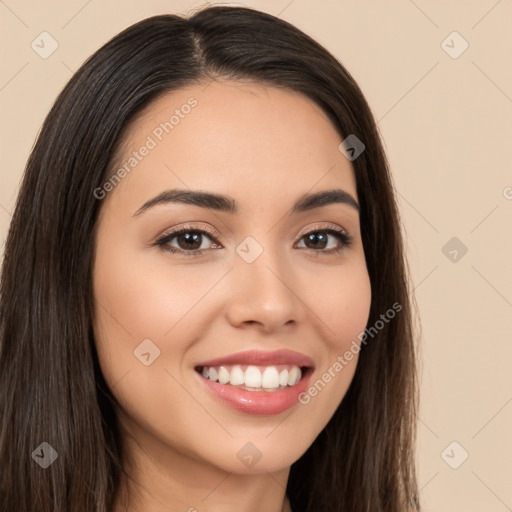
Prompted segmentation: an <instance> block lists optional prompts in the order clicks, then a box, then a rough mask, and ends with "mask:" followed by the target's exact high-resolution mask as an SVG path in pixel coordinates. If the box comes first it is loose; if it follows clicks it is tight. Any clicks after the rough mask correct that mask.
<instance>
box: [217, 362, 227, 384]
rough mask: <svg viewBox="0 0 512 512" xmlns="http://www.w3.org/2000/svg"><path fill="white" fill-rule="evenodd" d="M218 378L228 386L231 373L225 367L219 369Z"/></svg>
mask: <svg viewBox="0 0 512 512" xmlns="http://www.w3.org/2000/svg"><path fill="white" fill-rule="evenodd" d="M218 378H219V382H220V383H221V384H226V383H227V382H229V372H228V371H227V370H226V368H224V366H221V367H220V368H219V374H218Z"/></svg>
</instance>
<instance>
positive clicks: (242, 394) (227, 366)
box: [194, 350, 314, 415]
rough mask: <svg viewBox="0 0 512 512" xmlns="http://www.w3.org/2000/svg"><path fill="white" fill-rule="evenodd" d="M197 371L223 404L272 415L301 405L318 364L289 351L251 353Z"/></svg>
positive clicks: (226, 359) (202, 366) (203, 366)
mask: <svg viewBox="0 0 512 512" xmlns="http://www.w3.org/2000/svg"><path fill="white" fill-rule="evenodd" d="M194 370H195V372H196V374H197V375H198V378H199V379H200V382H201V383H202V384H203V385H204V386H206V388H207V390H208V391H209V392H210V393H212V394H213V395H214V397H215V398H216V399H217V400H219V401H220V402H221V403H223V404H225V405H228V406H231V407H233V408H235V409H237V410H239V411H241V412H244V413H247V414H256V415H270V414H278V413H280V412H283V411H285V410H287V409H289V408H290V407H293V406H294V405H296V404H297V402H298V397H299V395H300V394H301V393H302V392H303V391H305V390H306V388H307V386H308V382H309V380H310V377H311V374H312V373H313V371H314V364H313V361H312V359H311V358H309V357H308V356H305V355H303V354H299V353H297V352H292V351H288V350H280V351H276V352H260V351H248V352H243V353H238V354H233V355H231V356H227V357H224V358H218V359H215V360H211V361H207V362H204V363H201V364H198V365H196V366H195V367H194Z"/></svg>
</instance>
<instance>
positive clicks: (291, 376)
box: [288, 366, 300, 386]
mask: <svg viewBox="0 0 512 512" xmlns="http://www.w3.org/2000/svg"><path fill="white" fill-rule="evenodd" d="M299 380H300V368H299V367H298V366H292V369H291V370H290V372H289V373H288V386H293V385H294V384H296V383H297V382H299Z"/></svg>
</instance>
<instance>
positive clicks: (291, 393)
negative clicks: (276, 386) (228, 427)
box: [196, 369, 312, 416]
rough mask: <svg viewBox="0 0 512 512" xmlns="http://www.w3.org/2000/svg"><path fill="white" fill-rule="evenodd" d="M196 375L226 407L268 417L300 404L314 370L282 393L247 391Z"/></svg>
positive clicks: (307, 372) (309, 371) (308, 371)
mask: <svg viewBox="0 0 512 512" xmlns="http://www.w3.org/2000/svg"><path fill="white" fill-rule="evenodd" d="M196 373H197V376H198V377H199V378H200V379H201V381H202V382H203V384H204V385H205V386H206V387H207V388H208V389H209V391H210V392H211V393H213V395H214V396H215V397H216V398H218V399H219V400H220V401H221V402H223V403H225V404H226V405H229V406H231V407H233V408H234V409H237V410H239V411H241V412H244V413H246V414H254V415H259V416H268V415H271V414H279V413H281V412H284V411H286V410H287V409H290V408H291V407H293V406H294V405H296V404H297V403H298V401H299V395H300V394H301V393H303V392H304V391H306V389H307V387H308V383H309V379H310V377H311V373H312V370H311V369H308V370H307V371H306V374H305V375H304V376H303V377H302V378H301V380H299V382H297V384H295V385H293V386H289V387H287V388H286V389H283V390H282V391H246V390H244V389H240V388H236V387H234V386H230V385H229V384H220V383H219V382H214V381H212V380H210V379H207V378H205V377H203V376H202V375H201V374H200V373H198V372H196Z"/></svg>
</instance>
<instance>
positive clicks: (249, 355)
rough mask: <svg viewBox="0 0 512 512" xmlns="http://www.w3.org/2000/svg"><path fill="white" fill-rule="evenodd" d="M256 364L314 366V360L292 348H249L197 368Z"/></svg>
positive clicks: (206, 362) (207, 362) (199, 365)
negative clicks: (269, 349)
mask: <svg viewBox="0 0 512 512" xmlns="http://www.w3.org/2000/svg"><path fill="white" fill-rule="evenodd" d="M235 364H240V365H254V366H271V365H279V364H283V365H284V364H289V365H295V366H299V367H301V366H305V367H307V368H313V367H314V364H313V360H312V359H311V358H310V357H308V356H306V355H304V354H301V353H300V352H294V351H292V350H284V349H282V350H276V351H274V352H262V351H259V350H247V351H245V352H238V353H236V354H231V355H229V356H224V357H218V358H217V359H211V360H209V361H203V362H202V363H198V364H197V365H196V368H198V367H201V368H203V367H205V366H208V367H210V366H222V365H235Z"/></svg>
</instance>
